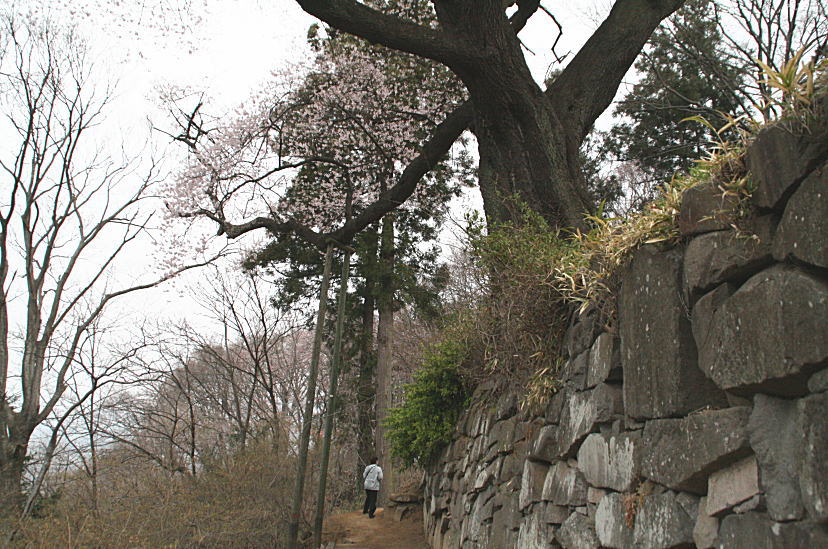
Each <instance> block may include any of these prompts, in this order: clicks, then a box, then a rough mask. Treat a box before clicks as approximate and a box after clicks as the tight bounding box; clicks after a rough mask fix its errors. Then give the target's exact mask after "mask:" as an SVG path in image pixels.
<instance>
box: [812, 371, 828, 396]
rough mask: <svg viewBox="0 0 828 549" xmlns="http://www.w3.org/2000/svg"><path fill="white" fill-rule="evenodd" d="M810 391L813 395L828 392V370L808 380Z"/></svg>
mask: <svg viewBox="0 0 828 549" xmlns="http://www.w3.org/2000/svg"><path fill="white" fill-rule="evenodd" d="M808 390H809V391H810V392H812V393H822V392H824V391H828V368H825V369H824V370H820V371H819V372H817V373H815V374H814V375H812V376H811V378H810V379H809V380H808Z"/></svg>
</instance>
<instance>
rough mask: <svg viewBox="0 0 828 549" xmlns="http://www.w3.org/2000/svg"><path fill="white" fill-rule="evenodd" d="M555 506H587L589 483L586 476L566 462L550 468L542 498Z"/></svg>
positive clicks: (560, 462) (559, 462)
mask: <svg viewBox="0 0 828 549" xmlns="http://www.w3.org/2000/svg"><path fill="white" fill-rule="evenodd" d="M541 497H542V498H543V499H544V500H545V501H548V502H550V503H552V504H554V505H572V506H578V505H586V502H587V483H586V480H585V479H584V475H583V474H581V472H580V471H579V470H578V469H576V468H575V467H570V466H569V465H567V464H566V462H564V461H558V462H557V463H555V464H554V465H552V466H551V467H550V468H549V472H548V473H547V474H546V481H545V482H544V484H543V493H542V496H541Z"/></svg>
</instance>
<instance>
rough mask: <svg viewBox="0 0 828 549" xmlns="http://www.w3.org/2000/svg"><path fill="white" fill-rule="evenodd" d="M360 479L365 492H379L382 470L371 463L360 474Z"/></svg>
mask: <svg viewBox="0 0 828 549" xmlns="http://www.w3.org/2000/svg"><path fill="white" fill-rule="evenodd" d="M362 478H363V479H364V480H365V489H366V490H379V489H380V481H381V480H382V468H381V467H380V466H379V465H377V464H376V463H372V464H371V465H369V466H368V467H366V468H365V471H363V472H362Z"/></svg>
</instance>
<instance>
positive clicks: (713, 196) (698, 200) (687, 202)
mask: <svg viewBox="0 0 828 549" xmlns="http://www.w3.org/2000/svg"><path fill="white" fill-rule="evenodd" d="M737 206H738V199H737V197H736V196H735V195H734V194H733V193H726V192H725V191H724V189H723V188H720V187H719V186H718V185H717V184H716V182H714V181H708V182H706V183H702V184H700V185H696V186H695V187H691V188H689V189H687V190H686V191H684V193H682V195H681V206H680V208H679V215H678V228H679V231H680V232H681V234H683V235H692V234H698V233H705V232H709V231H719V230H722V229H727V228H729V227H730V225H731V223H733V219H734V217H735V215H734V210H735V209H736V207H737Z"/></svg>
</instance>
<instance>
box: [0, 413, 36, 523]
mask: <svg viewBox="0 0 828 549" xmlns="http://www.w3.org/2000/svg"><path fill="white" fill-rule="evenodd" d="M10 415H11V418H9V421H8V422H7V424H6V429H7V433H8V437H6V436H3V437H2V438H1V439H0V450H2V452H0V518H3V517H13V516H16V515H17V514H18V513H19V512H20V510H21V508H22V506H23V502H24V496H23V491H22V481H23V469H24V466H25V461H26V455H27V454H28V447H29V438H30V436H31V431H29V430H27V429H24V428H21V426H20V423H22V421H21V418H20V416H19V415H17V414H14V412H11V413H10Z"/></svg>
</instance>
